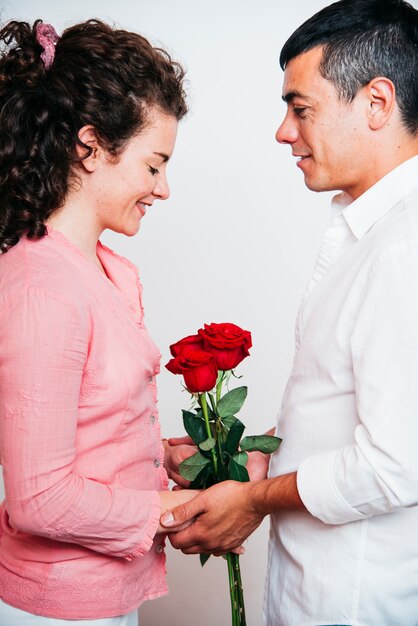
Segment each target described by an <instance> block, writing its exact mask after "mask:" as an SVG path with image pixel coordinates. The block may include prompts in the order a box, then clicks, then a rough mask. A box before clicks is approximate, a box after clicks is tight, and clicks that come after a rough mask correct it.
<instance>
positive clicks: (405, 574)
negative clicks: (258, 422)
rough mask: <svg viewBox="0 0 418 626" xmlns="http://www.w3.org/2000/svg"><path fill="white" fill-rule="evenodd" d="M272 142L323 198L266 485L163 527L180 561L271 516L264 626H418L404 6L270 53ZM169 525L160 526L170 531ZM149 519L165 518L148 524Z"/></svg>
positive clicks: (237, 539)
mask: <svg viewBox="0 0 418 626" xmlns="http://www.w3.org/2000/svg"><path fill="white" fill-rule="evenodd" d="M280 61H281V65H282V68H283V69H284V70H285V71H284V86H283V99H284V100H285V102H286V103H287V113H286V116H285V119H284V121H283V123H282V124H281V126H280V128H279V129H278V131H277V134H276V138H277V140H278V141H279V142H280V143H282V144H289V146H290V147H291V149H292V153H293V155H294V156H295V157H297V158H298V162H297V165H298V167H299V168H300V169H301V170H302V172H303V174H304V179H305V184H306V185H307V186H308V187H309V189H311V190H313V191H329V190H338V191H340V192H341V193H340V194H339V195H338V196H336V197H335V198H334V200H333V209H332V211H333V219H332V223H331V226H330V228H329V229H328V231H327V232H326V233H325V238H324V241H323V244H322V247H321V250H320V253H319V257H318V260H317V264H316V267H315V270H314V274H313V276H312V279H311V281H310V283H309V284H308V287H307V289H306V292H305V294H304V297H303V301H302V305H301V309H300V312H299V315H298V321H297V333H296V355H295V360H294V365H293V370H292V373H291V376H290V379H289V382H288V385H287V388H286V392H285V395H284V399H283V406H282V411H281V415H280V418H279V422H278V426H277V434H278V435H279V436H280V437H283V443H282V446H281V447H280V449H279V451H278V452H277V453H275V454H274V455H273V456H272V459H271V463H270V473H269V478H268V479H264V480H257V481H255V482H251V483H245V484H241V483H234V482H233V481H227V482H224V483H221V484H219V485H216V486H214V487H212V488H210V489H208V490H207V491H206V492H204V493H202V494H201V495H199V496H198V497H196V498H195V499H194V500H192V501H190V502H189V503H188V504H186V505H184V506H182V507H178V508H177V509H174V510H173V511H172V515H171V516H170V514H169V516H168V518H167V517H166V518H165V525H166V526H167V528H170V529H175V528H176V526H177V525H178V524H180V523H183V522H184V521H185V520H187V519H192V518H196V519H195V521H194V523H193V524H191V525H190V526H189V527H188V528H186V529H184V530H181V531H180V532H178V533H177V534H174V535H171V540H172V543H173V545H174V546H175V547H179V548H181V549H182V550H183V551H184V552H186V553H196V552H209V551H211V552H214V553H218V554H219V553H222V552H226V551H228V550H230V549H232V548H235V547H237V546H239V545H240V544H241V543H242V542H243V541H244V540H245V538H246V537H247V536H248V535H249V534H250V533H251V532H253V531H254V529H255V528H256V527H257V526H258V525H259V523H260V522H261V520H262V518H263V517H264V516H265V515H267V514H270V515H271V519H272V527H271V528H272V532H271V539H270V550H269V554H270V557H269V574H268V580H267V593H266V605H265V617H266V622H267V624H268V626H278V625H280V626H302V625H308V624H309V625H312V626H313V625H318V624H350V625H352V626H354V625H368V626H392V625H393V626H394V625H402V626H416V625H417V624H418V538H417V537H418V534H417V532H418V156H417V155H418V132H417V131H418V73H417V68H418V11H416V10H415V9H413V8H412V7H411V6H410V5H408V4H406V3H405V2H403V1H402V0H341V1H340V2H336V3H334V4H332V5H330V6H328V7H326V8H325V9H323V10H322V11H320V12H319V13H317V14H316V15H314V16H313V17H312V18H311V19H309V20H308V21H307V22H305V24H303V25H302V26H301V27H300V28H299V29H298V30H296V31H295V33H294V34H293V35H292V36H291V37H290V39H289V40H288V41H287V42H286V44H285V46H284V48H283V50H282V53H281V59H280ZM170 519H171V523H170ZM162 521H163V523H164V518H163V520H162Z"/></svg>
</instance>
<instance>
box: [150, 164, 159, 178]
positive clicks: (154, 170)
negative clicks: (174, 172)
mask: <svg viewBox="0 0 418 626" xmlns="http://www.w3.org/2000/svg"><path fill="white" fill-rule="evenodd" d="M149 171H150V172H151V174H152V175H153V176H155V175H156V174H158V170H157V169H155V167H151V165H149Z"/></svg>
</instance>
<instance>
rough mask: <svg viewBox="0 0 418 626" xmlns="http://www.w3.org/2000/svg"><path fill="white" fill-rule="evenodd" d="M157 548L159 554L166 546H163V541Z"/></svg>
mask: <svg viewBox="0 0 418 626" xmlns="http://www.w3.org/2000/svg"><path fill="white" fill-rule="evenodd" d="M156 550H157V553H158V554H161V552H162V551H163V550H164V546H162V545H161V543H159V544H158V546H157V548H156Z"/></svg>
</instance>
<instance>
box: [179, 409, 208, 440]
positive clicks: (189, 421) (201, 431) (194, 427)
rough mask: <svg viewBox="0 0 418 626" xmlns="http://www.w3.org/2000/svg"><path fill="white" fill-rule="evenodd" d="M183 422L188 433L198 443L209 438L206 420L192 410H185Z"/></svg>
mask: <svg viewBox="0 0 418 626" xmlns="http://www.w3.org/2000/svg"><path fill="white" fill-rule="evenodd" d="M183 424H184V428H185V429H186V432H187V434H188V435H189V437H191V438H192V439H193V441H194V442H195V443H196V444H197V445H199V443H202V441H205V439H207V436H208V434H207V432H206V428H205V422H204V421H203V419H202V418H201V417H198V416H197V415H195V414H194V413H191V412H190V411H183Z"/></svg>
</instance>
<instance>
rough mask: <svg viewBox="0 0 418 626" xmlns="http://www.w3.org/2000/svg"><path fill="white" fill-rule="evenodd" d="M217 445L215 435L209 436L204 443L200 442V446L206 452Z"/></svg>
mask: <svg viewBox="0 0 418 626" xmlns="http://www.w3.org/2000/svg"><path fill="white" fill-rule="evenodd" d="M215 446H216V439H214V438H213V437H209V438H208V439H206V440H205V441H202V443H199V448H200V449H201V450H204V451H205V452H208V450H212V448H214V447H215Z"/></svg>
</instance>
